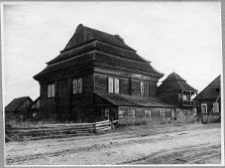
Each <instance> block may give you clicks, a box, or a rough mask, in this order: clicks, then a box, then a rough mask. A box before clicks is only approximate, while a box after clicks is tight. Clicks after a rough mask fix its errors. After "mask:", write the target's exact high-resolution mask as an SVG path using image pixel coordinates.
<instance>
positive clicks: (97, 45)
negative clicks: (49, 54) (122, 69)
mask: <svg viewBox="0 0 225 168" xmlns="http://www.w3.org/2000/svg"><path fill="white" fill-rule="evenodd" d="M93 50H97V51H99V52H105V53H108V54H113V55H117V56H120V57H122V58H127V59H131V60H136V61H140V62H148V63H149V61H146V60H145V59H144V58H142V57H141V56H139V55H138V54H137V53H136V52H134V51H129V50H123V49H122V48H119V47H115V46H113V45H109V44H105V43H102V42H100V41H90V42H89V43H86V44H85V45H83V46H79V47H76V48H73V49H71V50H68V51H66V52H62V53H60V54H59V55H58V56H57V57H55V58H54V59H52V60H51V61H49V62H48V63H47V64H53V63H56V62H59V61H62V60H66V59H69V58H72V57H73V58H74V57H78V56H79V55H80V54H82V53H85V52H89V51H93Z"/></svg>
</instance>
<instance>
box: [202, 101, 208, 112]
mask: <svg viewBox="0 0 225 168" xmlns="http://www.w3.org/2000/svg"><path fill="white" fill-rule="evenodd" d="M204 106H205V113H203V107H204ZM201 113H202V114H208V111H207V103H202V104H201Z"/></svg>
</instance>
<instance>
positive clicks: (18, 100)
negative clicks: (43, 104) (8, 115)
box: [5, 96, 33, 112]
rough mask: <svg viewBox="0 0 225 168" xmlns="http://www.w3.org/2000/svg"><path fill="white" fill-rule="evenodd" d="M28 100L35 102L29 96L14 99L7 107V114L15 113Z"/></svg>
mask: <svg viewBox="0 0 225 168" xmlns="http://www.w3.org/2000/svg"><path fill="white" fill-rule="evenodd" d="M27 99H29V100H30V101H31V102H33V100H32V99H31V98H30V97H29V96H24V97H19V98H15V99H13V100H12V101H11V102H10V103H9V104H8V105H7V106H6V107H5V111H6V112H11V111H15V110H16V109H17V108H19V107H20V106H21V105H22V104H23V103H24V102H25V101H26V100H27Z"/></svg>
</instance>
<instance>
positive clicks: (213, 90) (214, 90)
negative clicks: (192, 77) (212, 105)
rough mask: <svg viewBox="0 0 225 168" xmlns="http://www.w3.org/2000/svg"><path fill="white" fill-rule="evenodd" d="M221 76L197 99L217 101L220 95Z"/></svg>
mask: <svg viewBox="0 0 225 168" xmlns="http://www.w3.org/2000/svg"><path fill="white" fill-rule="evenodd" d="M220 90H221V89H220V75H219V76H218V77H217V78H216V79H214V80H213V81H212V82H211V83H210V84H209V85H208V86H206V87H205V88H204V89H203V90H202V91H201V92H200V93H199V94H198V95H197V96H196V98H195V99H197V100H204V99H216V98H217V97H218V96H219V94H220Z"/></svg>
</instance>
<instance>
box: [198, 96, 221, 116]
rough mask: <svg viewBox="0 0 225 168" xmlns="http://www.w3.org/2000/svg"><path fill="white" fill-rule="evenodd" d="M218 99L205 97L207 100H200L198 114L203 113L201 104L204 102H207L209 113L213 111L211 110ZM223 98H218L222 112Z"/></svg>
mask: <svg viewBox="0 0 225 168" xmlns="http://www.w3.org/2000/svg"><path fill="white" fill-rule="evenodd" d="M215 101H216V99H205V100H198V102H199V106H198V107H197V113H198V115H200V114H201V112H202V110H201V105H202V104H207V114H210V113H211V110H212V108H213V103H215ZM220 101H221V99H219V100H218V103H219V111H220V112H221V102H220Z"/></svg>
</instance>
